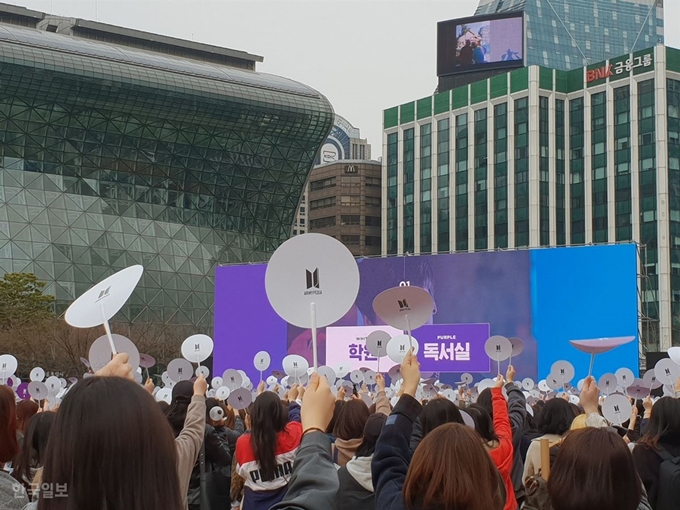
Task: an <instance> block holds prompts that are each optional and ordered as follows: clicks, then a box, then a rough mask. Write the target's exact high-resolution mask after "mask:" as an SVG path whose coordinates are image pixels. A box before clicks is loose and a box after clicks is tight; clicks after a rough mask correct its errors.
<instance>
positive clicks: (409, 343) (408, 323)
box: [404, 314, 413, 349]
mask: <svg viewBox="0 0 680 510" xmlns="http://www.w3.org/2000/svg"><path fill="white" fill-rule="evenodd" d="M404 317H405V318H406V331H407V332H408V347H409V349H411V348H413V338H412V337H411V321H410V320H409V318H408V314H406V315H404Z"/></svg>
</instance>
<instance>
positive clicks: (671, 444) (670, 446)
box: [633, 437, 680, 508]
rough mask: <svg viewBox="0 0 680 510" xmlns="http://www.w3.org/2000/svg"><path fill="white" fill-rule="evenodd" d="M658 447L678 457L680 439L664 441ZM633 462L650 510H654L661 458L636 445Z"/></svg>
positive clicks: (644, 445) (643, 445) (651, 449)
mask: <svg viewBox="0 0 680 510" xmlns="http://www.w3.org/2000/svg"><path fill="white" fill-rule="evenodd" d="M659 445H660V446H661V447H663V449H664V450H666V451H667V452H668V453H670V454H671V455H673V456H676V457H680V437H673V438H668V439H664V440H663V441H660V442H659ZM633 460H634V461H635V467H636V469H637V472H638V474H639V475H640V479H641V480H642V483H643V484H644V486H645V489H646V490H647V496H648V499H649V503H650V504H651V506H652V508H656V502H657V498H658V495H659V471H660V467H661V462H662V460H661V457H660V456H659V454H658V453H657V452H656V451H655V450H654V449H653V448H652V447H651V446H647V445H646V444H642V443H637V444H636V445H635V448H633Z"/></svg>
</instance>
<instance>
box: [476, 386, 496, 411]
mask: <svg viewBox="0 0 680 510" xmlns="http://www.w3.org/2000/svg"><path fill="white" fill-rule="evenodd" d="M491 397H492V395H491V389H490V388H486V389H485V390H484V391H482V392H481V393H480V394H479V396H478V397H477V402H476V404H477V405H478V406H481V408H482V409H484V410H485V411H486V412H487V413H489V416H491V418H493V402H492V398H491Z"/></svg>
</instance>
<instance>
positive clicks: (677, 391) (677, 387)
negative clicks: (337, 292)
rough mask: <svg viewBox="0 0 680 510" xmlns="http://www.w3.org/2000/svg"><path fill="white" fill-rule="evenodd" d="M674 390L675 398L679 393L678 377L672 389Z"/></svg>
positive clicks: (679, 382) (679, 381)
mask: <svg viewBox="0 0 680 510" xmlns="http://www.w3.org/2000/svg"><path fill="white" fill-rule="evenodd" d="M673 389H674V390H675V396H676V397H677V396H678V393H680V377H678V380H677V381H675V386H674V387H673Z"/></svg>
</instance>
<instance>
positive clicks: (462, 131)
mask: <svg viewBox="0 0 680 510" xmlns="http://www.w3.org/2000/svg"><path fill="white" fill-rule="evenodd" d="M468 131H469V130H468V116H467V114H462V115H457V116H456V143H455V147H456V149H455V155H456V170H455V173H454V175H453V178H454V179H455V180H456V182H455V185H456V188H455V189H456V195H455V198H456V208H455V210H454V215H455V219H456V224H455V228H451V230H453V231H455V234H456V235H455V248H456V250H457V251H467V250H468V248H469V243H468V235H469V227H468V193H467V190H468ZM447 184H448V182H447ZM440 231H441V229H440ZM447 231H448V222H447Z"/></svg>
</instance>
